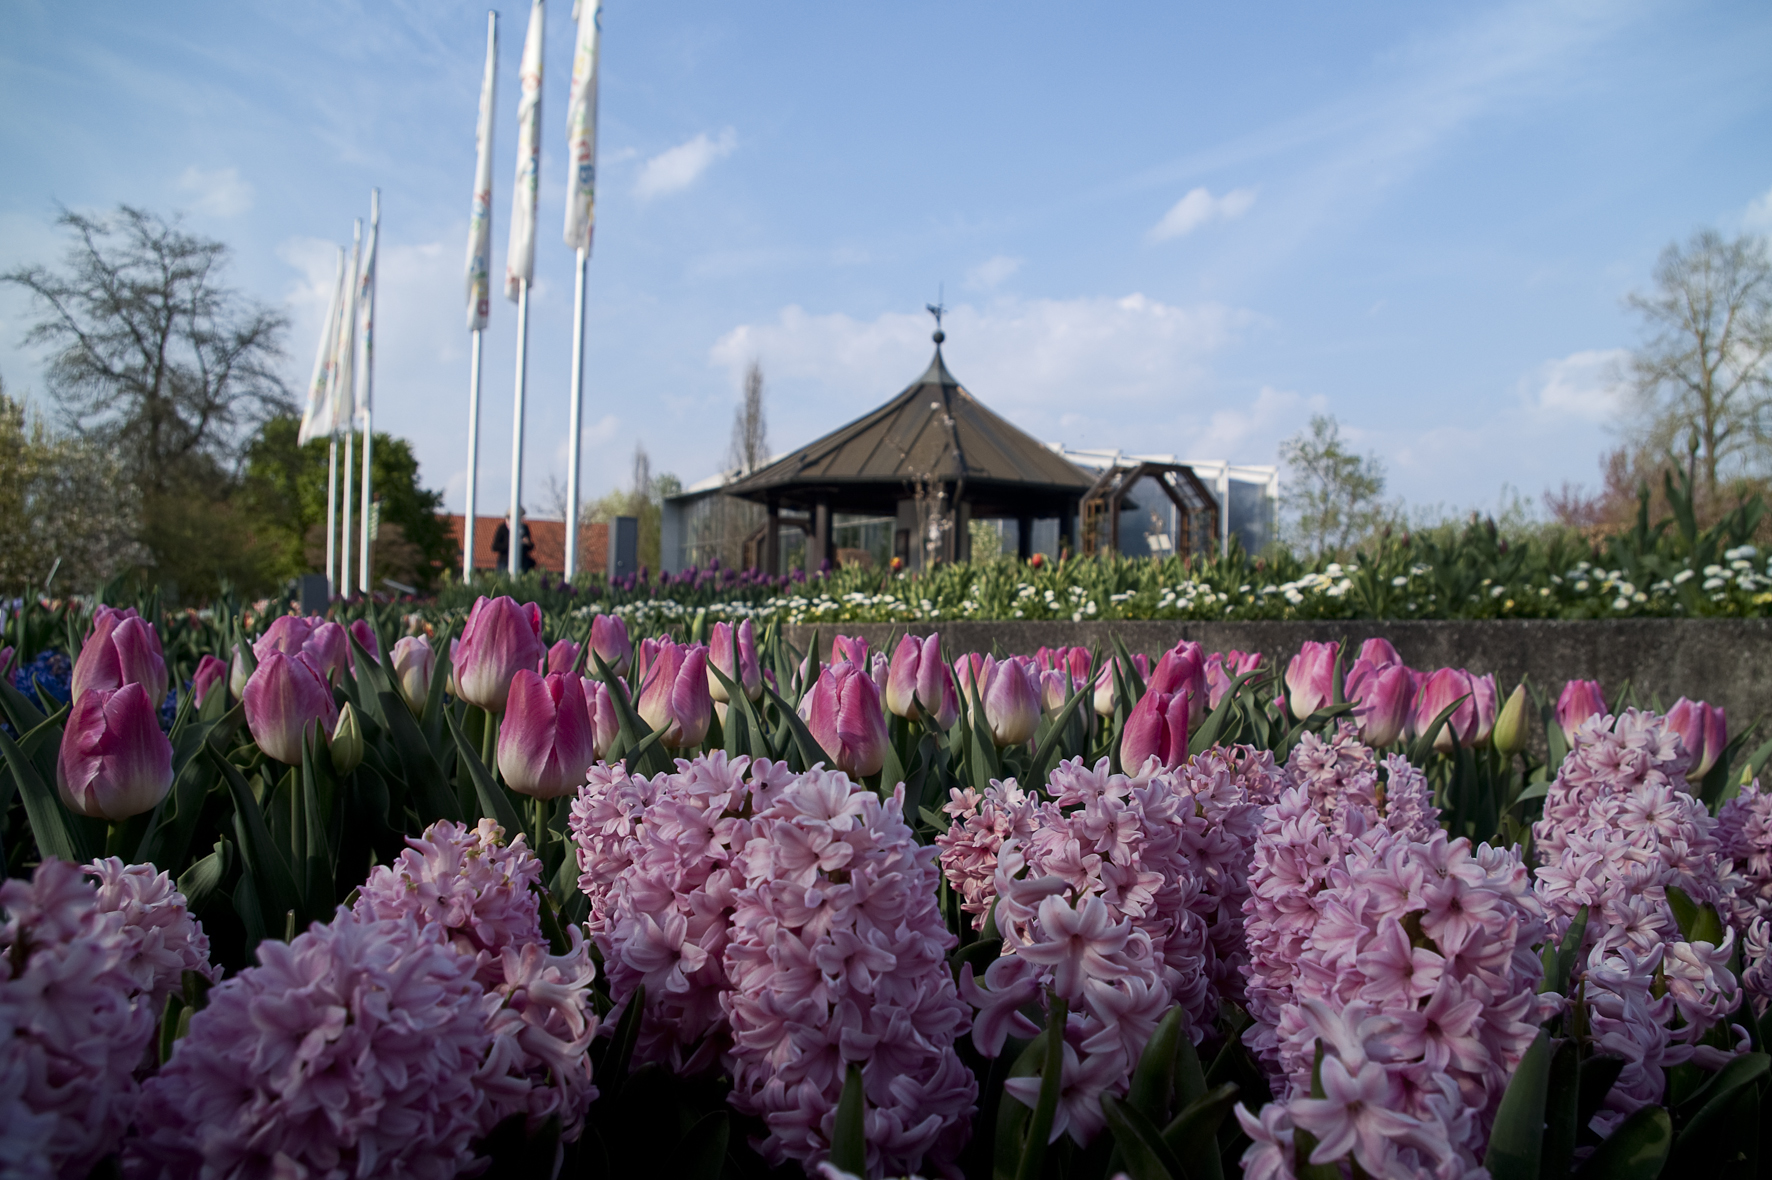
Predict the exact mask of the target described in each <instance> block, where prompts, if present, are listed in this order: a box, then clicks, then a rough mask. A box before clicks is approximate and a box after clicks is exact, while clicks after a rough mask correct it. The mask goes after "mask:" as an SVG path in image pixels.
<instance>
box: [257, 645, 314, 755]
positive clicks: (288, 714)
mask: <svg viewBox="0 0 1772 1180" xmlns="http://www.w3.org/2000/svg"><path fill="white" fill-rule="evenodd" d="M240 699H241V700H242V701H244V702H245V704H246V728H247V729H249V730H250V731H251V732H252V740H253V741H255V742H257V743H258V748H259V749H261V750H263V751H264V752H265V756H266V757H269V758H274V759H276V760H277V761H278V762H282V763H284V764H286V765H289V766H300V765H301V759H302V743H303V741H304V739H305V738H306V736H307V735H308V734H309V733H310V732H312V731H313V729H314V728H315V727H316V726H318V727H319V729H320V732H321V733H322V734H324V735H325V736H326V737H328V738H330V737H331V736H332V731H333V727H334V726H336V725H337V724H338V706H337V704H335V703H334V702H333V699H332V689H331V688H330V687H329V686H328V685H327V683H326V677H325V676H324V675H323V674H322V673H321V671H320V669H319V668H318V667H316V666H315V664H314V659H313V657H312V656H311V655H309V654H308V653H307V652H298V653H296V654H295V655H286V654H284V653H283V652H280V651H273V652H270V653H268V654H267V655H266V656H265V658H264V659H263V660H261V661H260V662H259V665H258V670H257V671H255V672H254V673H253V674H252V677H251V679H249V680H248V681H247V682H246V690H245V691H244V692H243V693H241V694H240Z"/></svg>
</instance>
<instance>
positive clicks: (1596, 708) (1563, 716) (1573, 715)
mask: <svg viewBox="0 0 1772 1180" xmlns="http://www.w3.org/2000/svg"><path fill="white" fill-rule="evenodd" d="M1605 712H1606V697H1605V695H1604V694H1603V693H1602V692H1601V691H1600V682H1599V681H1598V680H1571V681H1569V682H1568V683H1567V684H1565V685H1563V691H1562V692H1561V693H1559V694H1557V725H1558V726H1560V727H1561V728H1562V730H1563V736H1564V737H1565V738H1567V739H1568V741H1569V744H1570V745H1574V744H1575V731H1576V729H1577V728H1579V727H1580V725H1581V723H1582V722H1584V721H1586V720H1587V719H1588V718H1590V717H1600V716H1603V715H1604V714H1605Z"/></svg>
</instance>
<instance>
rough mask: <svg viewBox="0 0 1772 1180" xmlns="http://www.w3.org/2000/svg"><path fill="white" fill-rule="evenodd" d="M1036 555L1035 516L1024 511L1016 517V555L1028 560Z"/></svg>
mask: <svg viewBox="0 0 1772 1180" xmlns="http://www.w3.org/2000/svg"><path fill="white" fill-rule="evenodd" d="M1033 555H1034V518H1033V517H1032V516H1029V515H1028V514H1027V513H1025V512H1024V513H1022V514H1021V515H1020V516H1018V517H1016V518H1015V556H1017V557H1019V558H1021V559H1022V560H1023V561H1026V560H1027V559H1028V558H1030V557H1032V556H1033Z"/></svg>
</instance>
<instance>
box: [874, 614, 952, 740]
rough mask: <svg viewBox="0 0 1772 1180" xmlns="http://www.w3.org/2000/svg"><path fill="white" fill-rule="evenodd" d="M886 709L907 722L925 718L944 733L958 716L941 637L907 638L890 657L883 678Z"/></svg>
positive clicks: (900, 641) (909, 636) (911, 636)
mask: <svg viewBox="0 0 1772 1180" xmlns="http://www.w3.org/2000/svg"><path fill="white" fill-rule="evenodd" d="M885 695H886V707H887V708H888V709H891V710H892V712H893V713H894V714H895V715H897V716H899V717H903V718H904V719H905V720H907V721H920V720H922V719H923V718H925V717H928V718H929V719H930V720H932V721H933V722H934V723H935V727H936V728H937V729H947V728H948V727H949V726H951V725H953V723H954V720H955V719H956V718H957V717H959V715H960V696H959V693H958V691H957V690H956V689H955V688H954V681H953V678H952V677H951V676H949V675H948V667H947V665H946V664H945V663H943V662H942V659H941V636H940V635H930V636H929V637H928V638H926V639H918V638H917V637H916V636H914V635H906V636H905V637H904V638H903V639H901V640H899V641H898V648H897V650H895V651H894V652H893V653H892V663H891V666H890V669H889V670H888V672H887V676H886V694H885Z"/></svg>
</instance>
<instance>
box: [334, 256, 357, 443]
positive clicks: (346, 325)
mask: <svg viewBox="0 0 1772 1180" xmlns="http://www.w3.org/2000/svg"><path fill="white" fill-rule="evenodd" d="M362 257H363V223H362V222H361V221H359V222H358V223H357V232H356V233H355V234H353V235H352V241H351V266H350V270H348V271H347V272H346V279H345V302H344V306H343V307H341V308H339V313H338V342H337V351H336V353H335V354H334V355H335V356H337V358H338V359H337V360H335V361H334V362H333V365H332V429H333V430H334V431H339V430H345V431H348V430H350V429H351V427H352V425H353V424H352V421H351V420H352V418H354V417H355V416H356V415H355V411H356V408H357V407H356V386H357V273H358V270H357V268H358V264H359V263H360V261H361V260H362Z"/></svg>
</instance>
